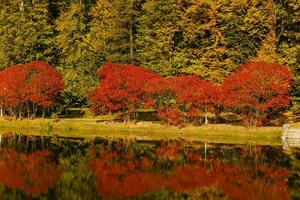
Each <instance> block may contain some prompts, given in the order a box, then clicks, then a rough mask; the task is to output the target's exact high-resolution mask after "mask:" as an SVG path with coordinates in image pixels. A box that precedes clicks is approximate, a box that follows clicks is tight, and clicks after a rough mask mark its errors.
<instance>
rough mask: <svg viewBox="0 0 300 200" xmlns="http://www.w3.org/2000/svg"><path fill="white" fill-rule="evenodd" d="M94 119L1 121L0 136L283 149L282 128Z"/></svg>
mask: <svg viewBox="0 0 300 200" xmlns="http://www.w3.org/2000/svg"><path fill="white" fill-rule="evenodd" d="M96 121H97V119H88V118H75V119H70V118H67V119H59V120H56V119H34V120H29V119H24V120H22V121H9V120H5V119H0V134H4V135H5V134H24V135H36V136H38V135H40V136H53V135H55V136H58V137H66V138H68V137H72V138H85V139H86V140H91V139H95V138H103V139H112V140H116V139H125V140H136V141H149V142H151V141H153V142H155V141H162V140H181V139H182V140H186V141H187V142H193V143H194V142H208V143H228V144H256V145H275V146H279V145H282V140H281V135H282V128H281V127H244V126H234V125H229V124H208V125H203V126H187V127H185V128H177V127H174V126H168V125H163V124H161V123H158V122H138V123H136V124H132V123H127V124H124V123H119V122H108V123H97V122H96Z"/></svg>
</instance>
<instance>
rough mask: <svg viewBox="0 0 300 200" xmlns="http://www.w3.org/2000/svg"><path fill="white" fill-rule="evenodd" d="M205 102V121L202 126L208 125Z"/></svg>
mask: <svg viewBox="0 0 300 200" xmlns="http://www.w3.org/2000/svg"><path fill="white" fill-rule="evenodd" d="M207 115H208V114H207V102H206V103H205V121H204V124H205V125H206V124H208V116H207Z"/></svg>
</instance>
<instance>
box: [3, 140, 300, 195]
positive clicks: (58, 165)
mask: <svg viewBox="0 0 300 200" xmlns="http://www.w3.org/2000/svg"><path fill="white" fill-rule="evenodd" d="M0 199H1V200H14V199H21V200H26V199H41V200H46V199H51V200H52V199H53V200H56V199H57V200H61V199H62V200H81V199H82V200H85V199H86V200H94V199H95V200H97V199H110V200H113V199H134V200H138V199H153V200H157V199H175V200H180V199H243V200H244V199H250V200H252V199H253V200H259V199H267V200H272V199H278V200H279V199H280V200H284V199H300V150H299V149H290V150H289V151H284V150H283V148H282V147H280V146H279V147H272V146H253V145H225V144H214V145H212V144H204V143H203V144H202V143H200V144H197V145H189V144H187V143H185V142H184V141H176V142H175V141H173V142H172V141H170V142H160V143H155V144H150V143H148V144H146V143H135V142H133V141H104V140H95V141H92V142H83V141H75V140H73V141H72V140H65V139H57V138H50V137H44V138H41V137H25V136H18V135H10V136H5V137H4V136H2V138H1V147H0Z"/></svg>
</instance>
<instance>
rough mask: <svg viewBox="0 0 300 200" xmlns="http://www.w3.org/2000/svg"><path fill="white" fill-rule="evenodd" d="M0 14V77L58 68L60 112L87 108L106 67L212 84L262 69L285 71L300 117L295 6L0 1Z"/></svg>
mask: <svg viewBox="0 0 300 200" xmlns="http://www.w3.org/2000/svg"><path fill="white" fill-rule="evenodd" d="M0 8H1V12H0V69H2V70H4V69H7V68H9V67H11V66H14V65H18V64H26V63H29V62H31V61H34V60H41V61H45V62H48V63H49V64H50V65H51V66H55V67H57V69H58V70H60V72H61V73H62V75H63V79H64V82H65V89H64V91H63V92H62V104H64V105H66V106H76V107H79V106H83V105H88V104H89V103H88V98H87V97H88V96H89V94H90V93H91V91H93V90H94V89H95V88H96V87H97V85H98V82H99V77H98V71H99V68H100V67H101V66H102V65H103V64H104V63H106V62H107V61H111V62H118V63H124V64H126V63H127V64H134V65H139V66H145V67H146V68H148V69H150V70H152V71H153V72H155V73H157V74H159V75H161V76H164V77H169V76H182V75H185V76H187V75H190V76H197V77H199V78H200V79H201V80H205V81H213V82H215V83H216V84H222V83H223V81H224V80H225V79H226V77H228V76H230V75H232V74H234V73H235V72H237V70H238V69H239V68H240V66H242V65H243V64H245V63H246V62H248V61H265V62H268V63H278V64H282V65H286V66H288V67H289V68H290V71H291V72H292V73H293V91H292V93H291V94H292V100H293V106H292V110H293V111H294V112H295V113H297V112H298V113H300V106H299V103H298V102H299V101H300V99H299V93H300V86H299V83H300V33H299V31H300V4H299V2H298V0H230V1H229V0H61V1H54V0H33V1H29V0H17V1H16V0H0ZM269 73H272V71H270V72H269Z"/></svg>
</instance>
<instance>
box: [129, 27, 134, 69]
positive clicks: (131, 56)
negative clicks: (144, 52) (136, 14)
mask: <svg viewBox="0 0 300 200" xmlns="http://www.w3.org/2000/svg"><path fill="white" fill-rule="evenodd" d="M129 40H130V62H131V64H134V44H133V25H132V23H131V24H130V29H129Z"/></svg>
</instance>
